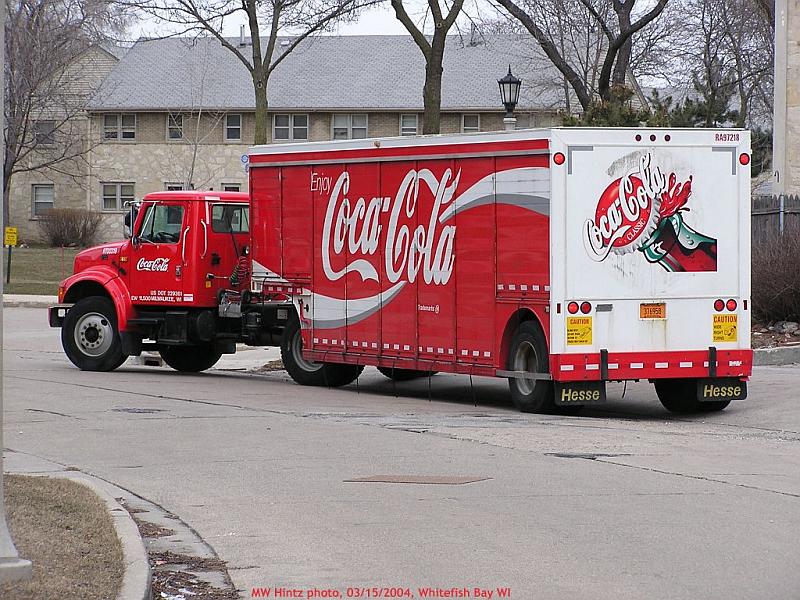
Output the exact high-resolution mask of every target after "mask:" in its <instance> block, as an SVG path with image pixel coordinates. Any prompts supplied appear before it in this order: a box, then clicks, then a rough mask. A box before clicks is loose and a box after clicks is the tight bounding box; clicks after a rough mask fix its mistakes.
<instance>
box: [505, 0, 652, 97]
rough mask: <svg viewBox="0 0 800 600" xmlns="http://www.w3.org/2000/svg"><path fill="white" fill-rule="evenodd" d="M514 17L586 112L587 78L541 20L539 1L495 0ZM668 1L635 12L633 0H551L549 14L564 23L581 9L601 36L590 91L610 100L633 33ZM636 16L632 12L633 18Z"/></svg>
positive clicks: (626, 65)
mask: <svg viewBox="0 0 800 600" xmlns="http://www.w3.org/2000/svg"><path fill="white" fill-rule="evenodd" d="M496 1H497V3H498V4H500V5H501V6H502V7H503V8H504V9H505V10H506V11H508V13H509V14H510V15H511V16H512V17H514V18H515V19H517V20H518V21H519V22H520V23H521V24H522V25H523V27H524V28H525V29H526V30H527V31H528V32H529V33H530V34H531V35H532V36H533V38H534V39H535V40H536V42H537V43H538V44H539V45H540V46H541V48H542V50H543V51H544V53H545V54H546V55H547V57H548V58H549V59H550V61H551V62H552V63H553V65H555V67H556V68H557V69H558V70H559V71H560V72H561V73H562V74H563V75H564V78H565V79H566V81H567V83H568V84H569V86H570V87H571V88H572V90H573V92H574V93H575V96H576V98H577V99H578V102H579V103H580V105H581V107H582V108H583V109H584V110H586V109H587V108H589V106H590V105H591V103H592V102H593V100H594V97H595V96H594V88H595V86H594V85H593V82H592V81H591V80H589V79H588V78H587V73H586V72H585V71H584V72H583V73H582V72H581V69H580V68H576V65H575V64H574V61H573V57H572V56H570V54H569V52H568V50H567V49H566V48H565V47H564V46H563V44H562V40H563V38H561V37H559V36H558V35H554V30H553V29H552V27H548V22H547V21H546V20H544V19H543V18H542V11H541V5H542V2H539V1H535V0H496ZM667 2H668V0H657V1H656V2H655V4H653V5H652V6H651V7H650V8H649V9H644V10H639V9H640V8H641V6H642V5H644V3H643V2H642V1H641V0H639V1H638V4H637V0H560V1H558V2H551V4H550V5H551V6H552V8H553V10H554V11H555V14H557V15H558V16H559V18H561V19H562V20H563V21H564V22H566V23H569V21H570V20H573V19H574V18H575V16H576V15H581V14H582V13H584V12H585V13H586V14H588V15H589V17H591V22H593V23H594V25H595V27H597V28H599V30H600V32H602V34H603V35H604V36H605V38H606V40H604V42H603V45H602V60H601V61H600V71H599V73H598V75H597V82H596V92H597V95H598V96H599V97H600V98H601V99H603V100H610V99H611V96H612V94H611V89H612V87H614V86H616V85H624V84H625V81H626V77H627V76H628V73H629V69H630V66H631V60H632V56H633V43H634V39H635V36H636V35H637V34H638V33H639V32H640V31H642V30H643V29H644V28H645V27H647V26H648V25H650V24H651V23H653V21H655V20H656V18H657V17H658V16H659V15H660V14H661V13H662V12H663V11H664V8H665V7H666V6H667ZM635 15H638V16H635ZM587 31H590V32H591V30H590V29H587Z"/></svg>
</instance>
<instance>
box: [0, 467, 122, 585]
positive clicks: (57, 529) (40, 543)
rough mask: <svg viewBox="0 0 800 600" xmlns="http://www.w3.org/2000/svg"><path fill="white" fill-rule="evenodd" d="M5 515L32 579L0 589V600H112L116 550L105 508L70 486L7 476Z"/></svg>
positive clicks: (117, 577)
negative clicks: (30, 565) (30, 563)
mask: <svg viewBox="0 0 800 600" xmlns="http://www.w3.org/2000/svg"><path fill="white" fill-rule="evenodd" d="M4 487H5V499H6V512H7V518H8V524H9V527H10V528H11V534H12V536H13V538H14V543H15V545H16V547H17V550H18V551H19V554H20V556H22V557H24V558H27V559H29V560H31V561H33V578H32V579H31V580H29V581H25V582H16V583H12V584H8V583H7V584H0V598H2V599H3V600H44V599H48V600H49V599H56V598H58V599H64V600H66V599H69V600H73V599H74V600H101V599H108V600H113V599H114V598H116V596H117V592H118V590H119V586H120V584H121V582H122V574H123V566H122V549H121V547H120V543H119V540H118V539H117V534H116V532H115V531H114V526H113V525H112V523H111V518H110V517H109V516H108V513H107V511H106V505H105V503H104V502H103V501H102V500H101V499H100V498H98V497H97V496H96V495H95V494H94V492H92V491H91V490H90V489H89V488H87V487H84V486H83V485H81V484H79V483H75V482H74V481H68V480H64V479H50V478H46V477H23V476H19V475H7V476H6V477H5V478H4Z"/></svg>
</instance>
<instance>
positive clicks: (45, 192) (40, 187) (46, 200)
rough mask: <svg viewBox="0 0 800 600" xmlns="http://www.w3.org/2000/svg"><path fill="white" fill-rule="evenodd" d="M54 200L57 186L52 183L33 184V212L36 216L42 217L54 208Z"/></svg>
mask: <svg viewBox="0 0 800 600" xmlns="http://www.w3.org/2000/svg"><path fill="white" fill-rule="evenodd" d="M54 202H55V186H54V185H53V184H52V183H42V184H35V185H34V186H33V201H32V203H31V214H32V215H33V216H34V217H41V216H42V215H43V214H44V213H45V212H47V211H48V210H50V209H51V208H53V204H54Z"/></svg>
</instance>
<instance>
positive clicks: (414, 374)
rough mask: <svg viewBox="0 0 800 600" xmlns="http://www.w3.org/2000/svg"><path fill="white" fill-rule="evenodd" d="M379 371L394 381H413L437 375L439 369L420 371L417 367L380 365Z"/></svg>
mask: <svg viewBox="0 0 800 600" xmlns="http://www.w3.org/2000/svg"><path fill="white" fill-rule="evenodd" d="M378 371H380V372H381V374H383V375H385V376H386V377H388V378H389V379H392V380H394V381H411V380H412V379H419V378H420V377H430V376H432V375H436V373H438V371H419V370H417V369H395V368H394V367H378Z"/></svg>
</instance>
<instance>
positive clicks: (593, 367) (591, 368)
mask: <svg viewBox="0 0 800 600" xmlns="http://www.w3.org/2000/svg"><path fill="white" fill-rule="evenodd" d="M599 368H600V365H586V370H587V371H597V370H598V369H599Z"/></svg>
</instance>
